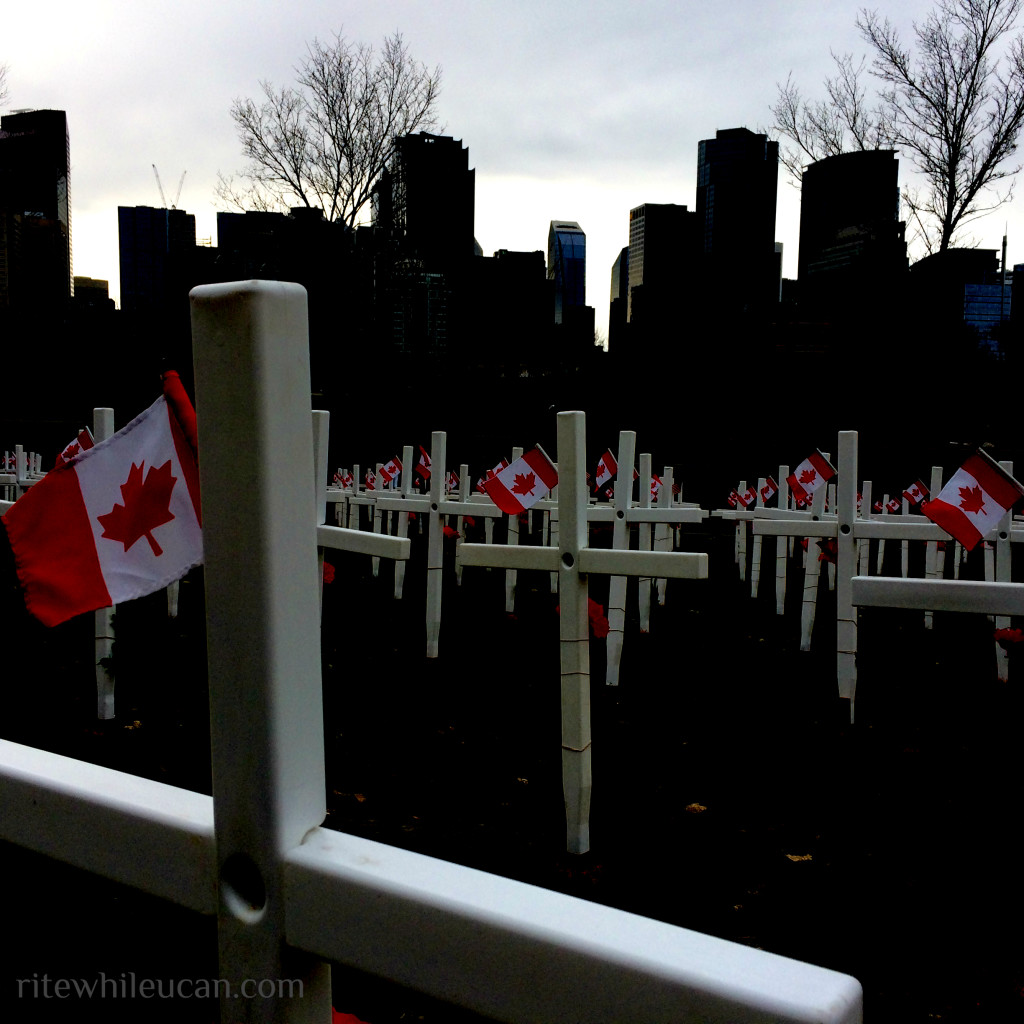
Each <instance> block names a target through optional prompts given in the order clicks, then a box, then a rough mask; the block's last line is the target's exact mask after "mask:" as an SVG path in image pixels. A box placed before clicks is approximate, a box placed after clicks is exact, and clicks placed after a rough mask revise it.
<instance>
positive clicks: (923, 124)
mask: <svg viewBox="0 0 1024 1024" xmlns="http://www.w3.org/2000/svg"><path fill="white" fill-rule="evenodd" d="M1021 3H1022V0H938V2H937V4H936V7H935V9H934V10H933V11H931V12H930V13H929V15H928V17H927V18H926V19H925V21H924V22H923V24H920V25H918V24H915V25H914V37H915V41H916V44H917V56H916V57H915V56H914V55H913V54H912V53H911V51H910V49H909V48H907V47H905V46H904V45H903V43H902V42H901V40H900V37H899V34H898V32H897V30H896V28H895V27H894V26H893V24H892V23H891V22H890V21H889V20H888V19H884V20H883V19H881V18H880V17H879V15H878V13H877V12H875V11H867V10H863V11H861V13H860V15H859V17H858V18H857V27H858V28H859V29H860V32H861V35H862V36H863V37H864V39H865V41H866V42H867V43H868V45H869V46H870V48H871V49H872V51H873V52H874V58H873V60H872V74H873V75H874V76H875V77H876V78H877V79H878V80H879V81H880V82H881V83H882V90H881V100H882V103H883V105H884V108H885V111H886V116H887V119H888V122H889V128H888V130H889V133H890V137H891V139H892V144H893V145H894V146H895V147H897V148H899V149H900V150H901V151H902V152H905V153H907V154H909V156H910V158H911V160H913V162H914V165H915V167H916V168H917V170H918V171H919V172H920V173H921V174H922V175H923V177H924V180H925V183H926V184H925V186H924V188H923V189H921V190H919V191H918V192H917V193H916V195H915V197H914V198H913V201H912V202H911V200H910V199H909V198H908V196H906V195H905V196H904V199H905V201H907V202H908V206H909V208H910V209H911V211H912V214H913V219H914V220H915V222H916V223H917V225H918V226H919V227H920V226H921V225H922V223H923V222H924V220H925V219H927V220H930V221H932V222H935V223H936V224H937V230H930V231H929V232H928V234H927V236H926V237H927V238H928V239H929V241H930V244H929V251H935V250H943V249H947V248H949V247H950V246H951V245H953V244H955V243H956V241H957V239H958V230H959V229H960V228H962V227H963V226H964V225H966V224H967V223H969V222H970V221H972V220H974V219H976V218H977V217H979V216H981V215H983V214H984V213H987V212H990V211H991V210H994V209H996V208H997V207H999V206H1000V205H1002V204H1003V203H1005V202H1007V201H1009V199H1010V198H1011V196H1012V192H1013V182H1012V180H1011V179H1012V178H1013V177H1014V176H1015V175H1016V173H1017V172H1018V171H1019V170H1020V165H1009V164H1008V163H1007V161H1008V159H1009V158H1010V157H1011V156H1012V155H1013V153H1014V152H1015V151H1016V148H1017V141H1018V138H1019V136H1020V132H1021V129H1022V127H1024V43H1022V40H1021V37H1020V35H1017V36H1015V37H1014V38H1012V39H1007V38H1006V37H1007V36H1008V35H1009V34H1010V33H1011V32H1012V31H1013V29H1014V27H1015V25H1016V22H1017V18H1018V15H1019V13H1020V8H1021ZM1004 61H1005V63H1006V65H1007V70H1006V71H1005V72H1004V71H1003V70H1002V67H1001V65H1002V62H1004ZM1000 183H1005V184H1004V186H1003V187H1002V188H1000V187H999V185H1000Z"/></svg>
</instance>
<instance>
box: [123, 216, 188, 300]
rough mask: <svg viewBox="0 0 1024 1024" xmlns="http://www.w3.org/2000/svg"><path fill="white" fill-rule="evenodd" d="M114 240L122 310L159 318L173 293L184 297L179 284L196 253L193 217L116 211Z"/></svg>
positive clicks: (181, 286) (183, 285) (181, 284)
mask: <svg viewBox="0 0 1024 1024" xmlns="http://www.w3.org/2000/svg"><path fill="white" fill-rule="evenodd" d="M117 236H118V251H119V255H120V272H121V309H122V310H123V311H125V312H133V313H136V312H139V313H141V312H157V313H162V312H163V311H164V310H165V309H166V307H167V305H168V303H169V302H170V301H171V299H172V296H173V294H175V293H179V297H180V298H181V299H182V300H184V299H185V298H186V297H187V294H188V289H187V287H185V284H184V279H185V275H186V274H187V272H188V269H189V267H190V265H191V259H192V257H193V255H194V253H195V248H196V218H195V216H194V215H193V214H191V213H186V212H185V211H184V210H164V209H156V208H154V207H152V206H119V207H118V208H117ZM182 289H184V292H183V293H182Z"/></svg>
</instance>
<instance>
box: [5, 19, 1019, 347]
mask: <svg viewBox="0 0 1024 1024" xmlns="http://www.w3.org/2000/svg"><path fill="white" fill-rule="evenodd" d="M930 6H931V5H930V3H929V2H926V0H899V3H898V4H897V3H896V2H895V0H892V2H891V3H890V4H889V8H888V9H886V8H884V7H883V8H881V10H882V12H883V13H888V14H889V15H890V16H891V17H893V19H894V20H895V21H896V22H897V24H899V25H901V26H903V27H904V29H905V33H904V34H905V36H906V38H907V39H908V40H909V39H910V37H911V22H912V20H913V19H914V18H915V17H916V18H921V17H922V16H923V14H924V13H926V12H927V11H928V10H929V9H930ZM857 11H858V5H857V4H856V3H853V2H845V0H844V2H835V0H734V2H733V3H731V4H728V5H726V4H718V5H712V4H710V3H707V2H706V0H702V2H700V3H696V2H689V0H678V2H661V0H658V2H654V0H572V2H559V0H442V2H437V0H434V2H431V3H426V2H415V0H363V2H361V3H358V4H357V3H347V2H340V3H339V2H337V0H334V2H321V0H289V2H287V3H286V2H284V0H272V2H271V0H244V2H240V0H212V2H211V0H176V2H174V3H166V2H163V0H145V2H140V0H134V2H120V0H117V2H113V0H94V2H92V3H88V4H86V3H81V2H80V0H76V2H73V3H72V2H67V0H57V2H50V3H46V4H42V5H40V6H38V7H37V6H35V5H34V4H26V3H17V4H15V3H9V4H7V5H6V7H5V10H4V13H3V16H2V19H0V63H5V64H7V65H8V67H9V73H8V87H9V96H8V99H7V108H8V110H15V109H24V108H55V109H63V110H66V111H67V113H68V122H69V127H70V132H71V160H72V178H71V198H72V231H73V242H74V261H75V273H76V274H80V275H85V276H88V277H97V278H106V279H108V280H109V282H110V291H111V294H112V295H113V296H114V297H118V295H119V287H118V255H117V207H118V206H119V205H123V206H134V205H147V206H160V205H162V204H161V201H160V193H159V191H158V189H157V183H156V180H155V178H154V175H153V169H152V165H153V164H155V165H156V166H157V168H158V169H159V172H160V177H161V179H162V182H163V188H164V192H165V194H166V195H167V198H168V201H169V202H171V201H173V197H174V194H175V192H176V191H177V187H178V182H179V180H180V178H181V175H182V172H187V173H186V175H185V180H184V184H183V186H182V190H181V196H180V199H179V201H178V207H179V208H180V209H185V210H187V211H188V212H189V213H194V214H195V215H196V226H197V231H198V234H199V236H200V237H212V238H213V241H214V244H216V209H217V205H216V197H215V195H214V186H215V184H216V179H217V172H218V171H221V172H224V173H226V174H227V173H231V172H234V171H236V170H238V169H240V167H241V166H242V164H243V160H242V158H241V154H240V147H239V144H238V141H237V139H236V136H235V132H234V127H233V125H232V122H231V118H230V116H229V110H230V107H231V102H232V100H233V99H234V98H236V97H239V96H253V97H255V96H257V95H258V93H259V84H258V83H259V81H260V80H261V79H269V80H270V81H272V82H274V83H275V84H277V85H281V84H285V83H289V84H290V83H291V82H292V81H293V79H294V68H295V66H296V64H297V63H298V62H299V60H300V59H301V57H302V56H303V54H304V52H305V47H306V43H307V42H308V41H310V40H312V39H314V38H317V37H318V38H320V39H321V40H324V41H326V40H329V39H330V38H331V36H332V34H333V33H334V32H336V31H338V30H342V31H343V32H344V34H345V35H346V36H347V37H348V38H350V39H352V40H354V41H359V42H366V43H373V44H378V43H379V42H380V40H381V39H382V38H383V36H385V35H387V34H389V33H391V32H394V31H395V30H396V29H397V30H400V31H401V32H402V34H403V35H404V37H405V40H406V42H407V44H408V46H409V48H410V51H411V53H412V55H413V56H414V57H415V58H416V59H418V60H421V61H423V62H425V63H427V64H428V65H431V66H433V65H437V64H440V65H441V67H442V69H443V84H442V91H441V96H440V102H439V106H438V111H439V114H440V117H441V120H442V122H443V123H444V124H445V125H446V132H445V134H448V135H452V136H454V137H455V138H458V139H461V140H462V141H463V143H464V144H465V145H466V146H467V147H468V149H469V160H470V166H471V167H474V168H476V237H477V239H478V241H479V242H480V245H481V246H482V247H483V251H484V253H485V254H486V255H491V254H492V253H493V252H494V251H495V250H497V249H521V250H533V249H546V248H547V231H548V224H549V222H550V221H551V220H553V219H564V220H575V221H578V222H579V223H580V225H581V226H582V228H583V230H584V231H585V232H586V235H587V301H588V302H589V303H590V304H591V305H593V306H595V307H596V309H597V324H598V329H599V330H600V331H601V332H602V333H605V332H606V331H607V307H608V291H609V274H610V270H611V264H612V262H613V261H614V259H615V257H616V256H617V254H618V252H619V250H620V249H621V248H622V247H623V246H624V245H626V244H627V242H628V225H629V210H630V209H631V208H632V207H634V206H637V205H639V204H641V203H645V202H654V203H685V204H687V205H689V206H690V207H691V209H692V208H693V206H694V203H695V189H696V167H697V143H698V142H699V141H700V140H701V139H705V138H712V137H714V134H715V132H716V130H718V129H720V128H733V127H739V126H745V127H747V128H750V129H753V130H764V129H766V128H767V127H769V126H770V124H771V112H770V110H769V107H770V105H771V103H772V102H773V100H774V99H775V96H776V91H777V83H779V82H781V81H784V80H785V78H786V76H787V75H788V74H789V73H790V72H792V73H793V76H794V79H795V81H797V82H799V83H800V84H801V86H802V87H803V89H804V90H805V92H807V93H808V94H811V95H815V96H816V95H820V94H821V92H822V90H821V81H822V79H823V78H824V76H825V75H826V74H828V73H829V72H830V70H831V58H830V57H829V49H830V48H831V49H833V50H835V51H837V52H847V51H848V52H852V53H854V54H860V53H862V52H863V51H864V48H863V45H862V43H861V41H860V38H859V36H858V33H857V31H856V27H855V24H854V22H855V19H856V15H857ZM905 165H906V161H905V160H901V177H902V175H903V171H904V169H905ZM1022 202H1024V200H1020V199H1018V200H1016V201H1015V202H1014V203H1013V204H1011V205H1009V206H1005V207H1003V208H1001V209H1000V210H999V211H998V212H997V213H995V214H994V215H991V216H990V217H988V218H987V219H986V220H983V221H980V222H978V223H977V224H976V225H975V226H974V228H973V239H974V241H975V242H976V243H977V244H978V245H981V246H983V247H986V248H998V247H999V246H1000V245H1001V239H1002V235H1003V231H1004V225H1005V224H1006V222H1007V221H1008V222H1009V235H1010V252H1009V255H1010V263H1011V264H1012V263H1013V262H1014V261H1015V260H1024V212H1022V208H1021V203H1022ZM368 217H369V211H368V210H367V211H365V213H364V219H368ZM798 218H799V193H798V192H797V191H796V190H795V189H793V188H792V187H790V185H789V184H788V183H786V181H785V176H784V173H783V174H780V185H779V202H778V228H777V231H776V237H777V238H778V240H779V241H781V242H783V243H784V246H785V248H784V268H783V272H784V274H785V275H786V276H789V277H795V276H796V257H797V242H798ZM1015 225H1017V226H1016V227H1015Z"/></svg>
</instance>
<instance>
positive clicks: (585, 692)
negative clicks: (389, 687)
mask: <svg viewBox="0 0 1024 1024" xmlns="http://www.w3.org/2000/svg"><path fill="white" fill-rule="evenodd" d="M628 454H629V455H630V458H629V460H628V461H627V462H620V463H619V465H620V466H624V467H625V473H626V475H627V476H630V475H631V467H632V465H633V460H632V451H629V453H628ZM585 475H586V418H585V415H584V414H583V413H582V412H561V413H559V414H558V520H559V524H558V547H557V548H554V547H518V546H515V545H510V544H489V545H488V544H463V545H462V548H461V549H460V552H459V557H460V558H461V560H462V562H463V564H465V565H480V566H486V565H490V566H498V567H501V568H506V569H510V568H511V569H542V570H546V571H548V572H556V571H557V572H558V574H559V575H558V593H559V604H560V608H561V614H560V622H559V632H560V636H561V643H560V651H561V691H562V789H563V794H564V797H565V808H566V846H567V849H568V850H569V852H570V853H586V851H587V850H589V849H590V793H591V755H592V748H591V734H590V623H589V615H588V606H587V596H588V594H587V576H588V575H589V574H591V573H605V574H608V575H611V576H641V575H643V576H665V577H671V578H683V579H705V578H706V577H707V572H708V561H707V555H706V554H689V553H673V552H663V551H628V550H614V549H613V550H608V549H602V548H591V547H588V546H587V510H588V505H589V500H588V494H587V485H586V479H585ZM623 491H624V497H623V501H626V500H628V496H629V494H628V489H626V488H623ZM649 511H654V510H649ZM617 512H618V510H617ZM620 518H621V519H622V520H623V521H624V519H625V512H624V510H623V515H622V517H620Z"/></svg>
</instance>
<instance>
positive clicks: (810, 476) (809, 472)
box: [800, 469, 818, 484]
mask: <svg viewBox="0 0 1024 1024" xmlns="http://www.w3.org/2000/svg"><path fill="white" fill-rule="evenodd" d="M817 479H818V473H817V471H816V470H813V469H805V470H804V471H803V472H802V473H801V474H800V483H802V484H813V483H814V481H815V480H817Z"/></svg>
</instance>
